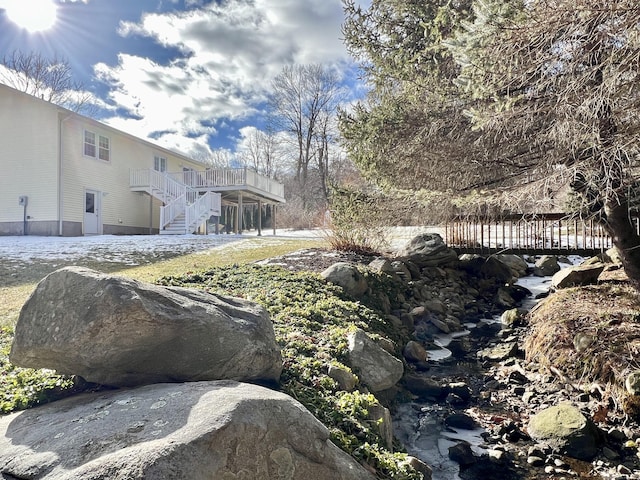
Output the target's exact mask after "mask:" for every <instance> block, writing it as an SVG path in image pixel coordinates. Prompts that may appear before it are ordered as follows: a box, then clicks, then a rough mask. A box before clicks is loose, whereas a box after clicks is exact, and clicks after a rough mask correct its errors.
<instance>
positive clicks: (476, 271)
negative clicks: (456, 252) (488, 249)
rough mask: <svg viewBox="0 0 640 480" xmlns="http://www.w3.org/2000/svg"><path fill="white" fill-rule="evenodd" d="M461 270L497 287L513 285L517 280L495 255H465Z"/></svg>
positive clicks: (461, 262)
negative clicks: (488, 281)
mask: <svg viewBox="0 0 640 480" xmlns="http://www.w3.org/2000/svg"><path fill="white" fill-rule="evenodd" d="M460 268H462V269H463V270H465V271H466V272H468V273H469V274H470V275H472V276H473V277H475V278H479V279H487V280H490V281H491V282H492V283H493V284H494V285H496V286H500V285H506V284H509V283H513V281H514V280H515V277H514V275H513V272H512V271H511V269H510V268H509V267H508V266H507V265H506V264H505V263H503V262H501V261H500V260H498V259H497V258H496V257H495V256H493V255H492V256H490V257H481V256H479V255H465V256H463V257H462V259H461V261H460Z"/></svg>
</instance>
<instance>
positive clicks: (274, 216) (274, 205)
mask: <svg viewBox="0 0 640 480" xmlns="http://www.w3.org/2000/svg"><path fill="white" fill-rule="evenodd" d="M277 211H278V206H277V205H276V204H275V203H274V204H273V206H272V207H271V223H272V224H273V236H274V237H275V236H276V212H277Z"/></svg>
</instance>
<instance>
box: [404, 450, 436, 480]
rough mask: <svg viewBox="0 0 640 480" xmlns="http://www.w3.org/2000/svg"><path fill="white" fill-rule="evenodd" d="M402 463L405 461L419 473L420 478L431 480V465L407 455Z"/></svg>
mask: <svg viewBox="0 0 640 480" xmlns="http://www.w3.org/2000/svg"><path fill="white" fill-rule="evenodd" d="M402 463H406V464H407V465H409V466H411V467H412V468H413V469H414V470H415V471H416V472H419V473H421V474H422V480H431V479H432V478H433V471H432V470H431V467H430V466H429V465H427V464H426V463H424V462H423V461H422V460H420V459H418V458H416V457H412V456H411V455H408V456H407V458H406V460H404V462H402ZM402 463H401V465H402Z"/></svg>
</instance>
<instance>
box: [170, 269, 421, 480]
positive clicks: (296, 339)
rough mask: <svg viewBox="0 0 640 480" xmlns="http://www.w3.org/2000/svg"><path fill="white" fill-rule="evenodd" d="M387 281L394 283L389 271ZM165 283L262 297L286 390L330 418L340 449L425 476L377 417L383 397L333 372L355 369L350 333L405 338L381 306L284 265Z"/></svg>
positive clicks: (386, 472) (390, 469)
mask: <svg viewBox="0 0 640 480" xmlns="http://www.w3.org/2000/svg"><path fill="white" fill-rule="evenodd" d="M379 281H380V282H381V283H385V281H387V282H388V280H385V279H384V278H380V279H379ZM159 283H161V284H163V285H172V286H181V287H190V288H200V289H204V290H206V291H209V292H213V293H219V294H227V295H233V296H235V297H242V298H246V299H247V300H251V301H254V302H257V303H259V304H261V305H262V306H263V307H264V308H265V309H266V310H267V311H268V312H269V313H270V315H271V319H272V321H273V324H274V330H275V333H276V339H277V341H278V343H279V344H280V347H281V349H282V356H283V361H284V370H283V373H282V376H281V388H282V390H283V391H284V392H285V393H287V394H289V395H290V396H292V397H293V398H295V399H297V400H298V401H300V402H301V403H302V404H303V405H304V406H305V407H307V408H308V409H309V410H310V411H311V412H312V413H313V414H314V415H315V416H316V418H318V419H319V420H320V421H321V422H322V423H324V424H325V425H326V426H327V427H328V428H329V430H330V432H331V439H332V440H333V441H334V442H335V443H336V444H337V445H338V446H339V447H340V448H342V449H343V450H345V451H346V452H348V453H350V454H351V455H353V456H354V457H355V458H356V459H358V460H361V461H363V462H367V463H368V464H370V465H372V466H373V467H374V468H375V469H376V471H377V472H378V474H379V476H380V477H381V478H395V479H406V480H409V479H418V478H420V476H419V474H417V473H416V472H415V471H413V470H412V469H411V468H410V467H408V466H405V465H403V464H402V461H403V460H404V459H406V454H404V453H392V452H391V451H389V450H387V449H386V448H384V447H383V446H382V439H381V437H380V434H379V430H378V428H377V427H378V425H377V423H376V422H375V421H373V420H371V419H370V417H369V409H370V407H372V406H374V405H377V404H378V401H377V400H376V398H375V397H374V396H373V395H371V394H367V393H361V392H359V391H354V392H345V391H341V390H339V388H338V385H337V383H336V382H335V381H334V380H333V379H331V378H330V377H329V376H328V374H327V371H328V367H329V365H342V366H343V367H344V368H348V367H346V366H345V363H346V358H347V348H348V341H347V336H348V334H349V332H351V331H353V330H354V329H356V328H361V329H362V330H364V331H366V332H368V334H369V335H370V336H371V337H372V338H374V339H375V338H380V337H386V338H390V339H391V340H394V341H395V342H396V344H397V345H401V344H402V343H401V342H402V341H403V340H402V339H400V338H398V337H397V335H398V333H397V332H396V330H395V329H394V328H393V327H392V326H391V325H390V324H389V323H388V322H387V320H386V318H385V317H384V315H382V314H381V313H380V312H379V311H377V310H375V309H373V308H371V307H370V306H367V305H364V304H362V303H360V302H357V301H354V300H352V299H349V298H347V297H345V296H344V294H343V291H342V289H341V288H339V287H336V286H334V285H330V284H328V283H327V282H325V281H324V280H323V279H322V278H321V277H320V276H319V275H317V274H313V273H308V272H299V273H294V272H290V271H288V270H285V269H283V268H281V267H276V266H260V265H232V266H226V267H221V268H216V269H213V270H210V271H207V272H202V273H193V274H189V275H183V276H170V277H165V278H163V279H161V280H160V282H159Z"/></svg>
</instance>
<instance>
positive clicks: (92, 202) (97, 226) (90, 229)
mask: <svg viewBox="0 0 640 480" xmlns="http://www.w3.org/2000/svg"><path fill="white" fill-rule="evenodd" d="M100 197H101V195H100V192H98V191H96V190H85V192H84V234H85V235H98V234H100V230H101V227H102V222H101V220H100Z"/></svg>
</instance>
